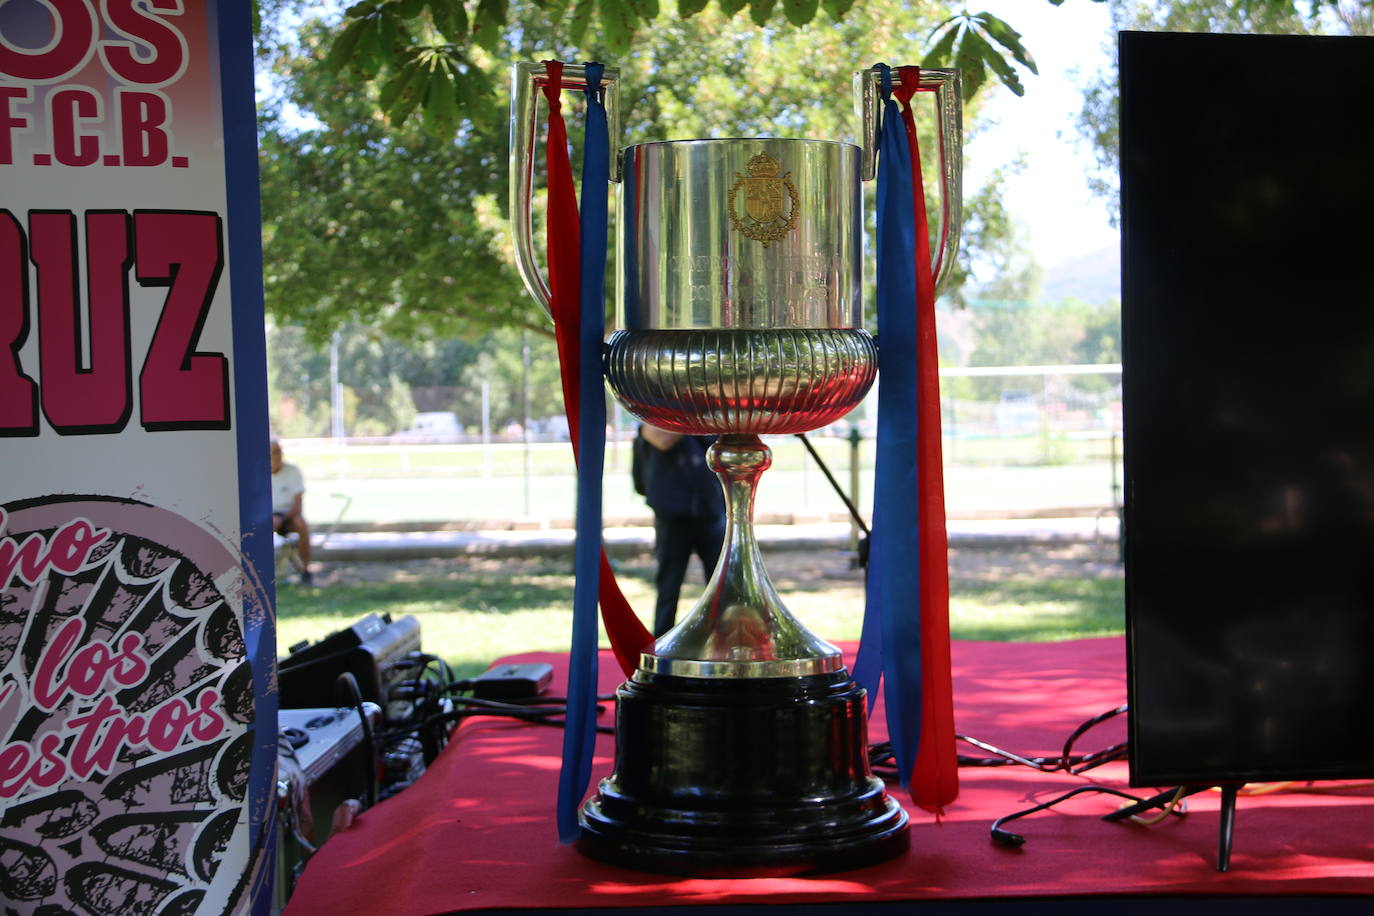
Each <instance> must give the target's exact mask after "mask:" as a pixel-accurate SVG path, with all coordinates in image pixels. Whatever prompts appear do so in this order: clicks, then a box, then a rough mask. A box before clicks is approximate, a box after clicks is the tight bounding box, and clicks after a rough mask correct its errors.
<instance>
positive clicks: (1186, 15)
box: [1078, 0, 1374, 224]
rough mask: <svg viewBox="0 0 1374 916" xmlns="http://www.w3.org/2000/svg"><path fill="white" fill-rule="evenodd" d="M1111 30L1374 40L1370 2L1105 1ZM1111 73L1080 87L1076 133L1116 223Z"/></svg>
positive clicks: (1093, 183)
mask: <svg viewBox="0 0 1374 916" xmlns="http://www.w3.org/2000/svg"><path fill="white" fill-rule="evenodd" d="M1108 3H1109V5H1110V7H1111V15H1112V25H1113V31H1118V30H1135V31H1146V32H1214V33H1239V34H1245V33H1265V34H1291V35H1306V34H1315V35H1374V0H1311V2H1304V3H1298V2H1296V0H1108ZM1118 101H1119V95H1118V92H1117V73H1116V70H1115V68H1112V69H1111V70H1110V71H1108V72H1103V73H1099V74H1097V75H1096V76H1095V77H1094V78H1093V79H1091V80H1090V81H1089V82H1088V83H1087V84H1086V85H1085V87H1084V90H1083V107H1082V109H1081V110H1080V113H1079V116H1078V131H1079V133H1080V135H1081V136H1083V137H1084V138H1085V139H1087V140H1088V142H1089V143H1090V144H1091V145H1092V149H1093V155H1094V157H1095V158H1096V160H1097V172H1096V174H1093V175H1090V176H1089V178H1088V185H1089V187H1090V188H1091V189H1092V190H1093V192H1094V193H1096V194H1098V195H1099V196H1101V197H1102V198H1104V199H1105V200H1106V201H1107V204H1108V207H1109V210H1110V212H1111V217H1112V221H1113V223H1114V224H1115V222H1116V221H1117V219H1118V209H1117V208H1118V201H1117V195H1118V191H1119V188H1118V186H1117V174H1118V169H1119V155H1118V150H1119V145H1120V135H1119V122H1120V109H1119V107H1118Z"/></svg>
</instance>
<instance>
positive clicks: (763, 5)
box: [749, 0, 777, 28]
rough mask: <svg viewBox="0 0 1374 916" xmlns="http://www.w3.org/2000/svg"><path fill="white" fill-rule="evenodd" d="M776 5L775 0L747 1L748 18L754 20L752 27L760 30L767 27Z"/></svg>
mask: <svg viewBox="0 0 1374 916" xmlns="http://www.w3.org/2000/svg"><path fill="white" fill-rule="evenodd" d="M776 3H777V0H749V18H751V19H753V20H754V25H756V26H759V27H760V28H761V27H763V26H765V25H767V24H768V20H769V19H770V18H772V16H773V7H774V5H776Z"/></svg>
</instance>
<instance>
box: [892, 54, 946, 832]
mask: <svg viewBox="0 0 1374 916" xmlns="http://www.w3.org/2000/svg"><path fill="white" fill-rule="evenodd" d="M897 74H898V76H899V78H900V82H899V84H898V85H896V86H895V87H894V88H893V95H895V96H896V97H897V100H898V102H899V103H900V104H901V106H902V122H903V123H904V124H905V125H906V132H907V141H908V143H907V145H908V147H909V148H910V150H911V175H912V187H913V189H914V193H913V194H912V205H913V207H914V208H915V212H916V246H915V248H916V372H917V380H916V386H917V387H916V429H917V445H916V448H917V457H918V462H917V467H918V473H919V478H918V483H917V505H918V507H919V512H918V514H919V518H918V521H917V525H918V530H919V534H920V537H919V553H920V556H919V562H920V570H921V576H920V582H921V585H920V590H921V702H922V712H921V743H920V749H919V750H918V751H917V755H916V766H915V769H914V771H913V773H912V777H911V798H912V801H914V802H915V803H916V804H917V805H919V806H920V807H922V808H924V809H926V810H927V811H935V812H937V813H938V812H940V811H941V809H942V808H943V807H944V806H945V805H947V804H949V803H950V802H952V801H954V799H955V798H956V797H957V796H958V794H959V760H958V756H957V754H956V751H955V740H956V739H955V734H954V688H953V676H952V672H951V663H950V649H949V535H948V532H947V531H946V529H945V480H944V457H943V454H942V449H941V444H940V362H939V360H940V354H939V345H938V340H937V337H936V331H935V272H934V270H933V269H932V267H931V262H930V246H929V244H928V242H927V241H926V240H927V239H929V238H930V234H929V226H928V222H927V215H926V199H925V190H924V182H922V180H921V151H920V148H919V146H918V145H917V142H916V120H915V114H914V112H913V111H912V109H911V98H912V96H913V95H914V94H915V92H916V90H917V87H918V86H919V85H920V79H921V71H920V68H919V67H898V68H897Z"/></svg>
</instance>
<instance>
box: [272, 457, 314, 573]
mask: <svg viewBox="0 0 1374 916" xmlns="http://www.w3.org/2000/svg"><path fill="white" fill-rule="evenodd" d="M304 496H305V478H304V477H303V476H302V475H301V471H300V468H298V467H296V466H295V465H294V464H286V463H285V462H284V461H282V452H281V443H280V442H278V441H277V440H276V439H273V440H272V530H273V531H275V532H276V533H277V534H280V535H282V536H285V535H287V534H289V533H291V532H295V534H296V536H297V538H296V552H297V553H298V554H300V558H301V583H302V584H304V585H312V584H314V577H313V576H312V575H311V572H310V525H309V524H308V523H307V522H306V521H305V513H304V512H303V511H302V510H301V499H302V497H304Z"/></svg>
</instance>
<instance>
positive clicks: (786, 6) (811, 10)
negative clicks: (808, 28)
mask: <svg viewBox="0 0 1374 916" xmlns="http://www.w3.org/2000/svg"><path fill="white" fill-rule="evenodd" d="M819 5H820V2H819V0H782V12H783V15H785V16H786V17H787V21H788V22H790V23H792V24H793V25H796V26H802V25H806V24H807V23H808V22H810V21H811V20H812V19H815V18H816V8H817V7H818V6H819Z"/></svg>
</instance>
